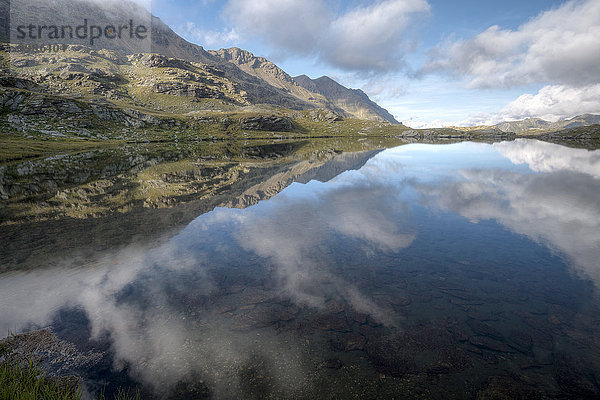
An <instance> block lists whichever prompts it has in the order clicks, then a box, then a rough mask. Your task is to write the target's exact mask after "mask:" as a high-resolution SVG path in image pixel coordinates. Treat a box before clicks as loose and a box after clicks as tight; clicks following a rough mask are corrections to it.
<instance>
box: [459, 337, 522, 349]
mask: <svg viewBox="0 0 600 400" xmlns="http://www.w3.org/2000/svg"><path fill="white" fill-rule="evenodd" d="M469 342H470V343H471V344H472V345H474V346H477V347H480V348H483V349H486V350H492V351H496V352H500V353H512V352H513V350H512V349H511V348H510V347H509V346H507V345H505V344H504V343H502V342H501V341H499V340H494V339H491V338H489V337H487V336H471V337H470V338H469Z"/></svg>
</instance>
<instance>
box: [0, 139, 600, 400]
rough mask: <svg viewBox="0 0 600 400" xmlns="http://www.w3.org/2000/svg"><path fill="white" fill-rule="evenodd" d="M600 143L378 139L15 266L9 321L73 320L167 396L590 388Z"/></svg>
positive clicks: (7, 299)
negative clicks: (163, 230)
mask: <svg viewBox="0 0 600 400" xmlns="http://www.w3.org/2000/svg"><path fill="white" fill-rule="evenodd" d="M599 154H600V153H599V152H597V151H595V152H588V151H585V150H577V149H567V148H564V147H561V146H558V145H551V144H546V143H541V142H535V141H516V142H506V143H500V144H494V145H487V144H473V143H462V144H455V145H447V146H426V145H409V146H403V147H399V148H394V149H390V150H387V151H384V152H381V153H379V154H375V153H372V154H369V157H372V158H371V159H370V160H369V161H367V162H366V164H365V165H364V166H363V167H362V168H360V169H359V170H356V171H346V172H343V173H341V174H339V172H340V170H343V169H344V168H337V167H336V168H334V169H333V170H335V171H336V172H332V173H329V174H328V176H327V178H328V179H322V180H323V181H327V182H319V181H316V180H310V181H309V179H310V178H307V179H298V180H299V181H301V182H306V183H303V184H300V183H293V184H291V186H289V187H288V188H287V189H285V190H283V192H281V193H280V194H278V195H277V196H274V197H273V198H271V199H270V200H268V201H262V202H259V203H257V204H256V205H253V206H250V207H248V208H246V209H232V208H216V209H215V210H213V211H211V212H208V213H206V214H204V215H202V216H200V217H198V218H196V219H195V220H194V221H193V222H191V223H190V224H188V225H187V226H186V227H185V229H183V230H181V231H180V232H179V233H178V234H176V235H174V236H171V237H168V238H166V239H165V240H163V241H162V242H161V244H149V245H143V244H137V245H135V246H129V247H127V248H124V249H120V250H113V251H104V252H102V253H100V254H99V255H98V256H97V257H95V258H94V259H91V260H89V261H88V262H89V264H88V265H81V266H80V267H79V268H72V267H69V268H66V267H55V268H49V269H44V270H37V271H33V272H28V273H24V272H19V273H10V274H4V275H2V276H0V293H1V294H2V298H3V299H2V303H1V304H0V315H2V317H1V318H0V329H3V331H4V332H6V331H7V330H9V329H10V330H12V331H21V330H23V329H27V328H32V327H43V326H48V325H51V326H54V329H55V330H57V331H58V332H65V331H67V330H66V328H65V324H66V322H65V318H66V320H68V321H69V324H70V325H69V329H68V330H69V331H70V332H73V331H75V332H79V334H80V337H76V335H73V334H72V333H71V338H72V339H73V340H76V341H77V342H78V345H80V346H84V347H85V343H88V342H87V341H88V339H90V338H91V340H92V341H91V342H89V343H97V347H98V348H102V345H101V344H102V343H105V344H106V345H108V346H110V349H107V348H106V347H104V348H103V350H105V351H107V353H106V357H105V362H107V360H108V361H109V362H110V363H111V365H112V368H113V370H116V371H120V370H123V369H125V371H126V374H127V375H128V376H130V377H131V378H132V379H133V381H134V382H138V383H141V384H143V387H144V391H145V394H146V395H148V396H156V397H158V398H167V397H168V396H175V397H173V398H177V397H181V398H184V397H185V396H189V397H190V398H234V397H237V398H240V397H244V398H265V397H269V396H271V397H274V398H315V397H319V398H391V397H394V396H410V397H416V396H425V397H428V398H448V397H453V398H474V397H476V396H482V397H485V396H488V397H493V396H513V397H514V396H525V397H535V396H538V397H542V398H544V397H552V396H557V395H558V396H566V397H569V396H587V397H589V396H597V395H599V394H600V388H599V387H598V384H597V382H598V381H599V378H600V352H599V351H598V348H600V347H599V346H598V345H599V343H598V341H597V339H596V338H597V337H600V336H598V333H599V332H598V331H599V327H598V324H597V322H596V317H595V315H597V312H598V311H600V310H598V307H597V304H598V303H597V302H596V301H595V300H594V299H595V294H594V290H593V287H592V286H591V285H590V283H589V282H588V281H586V280H585V279H580V277H584V278H587V277H591V278H593V279H596V278H598V277H599V276H598V272H597V263H594V260H597V259H598V257H599V256H600V236H599V233H598V232H600V229H598V228H599V224H600V206H599V204H600V202H599V201H598V200H599V199H598V193H600V187H599V185H600V184H599V181H598V176H599V175H598V159H599ZM369 157H367V158H369ZM564 160H568V162H565V161H564ZM363 163H364V161H363ZM575 164H576V165H577V167H576V168H575V167H573V165H575ZM361 165H362V164H361ZM325 170H327V171H331V168H327V167H325ZM325 170H323V171H325ZM336 175H337V176H336ZM312 177H316V175H313V176H312ZM278 181H281V180H278ZM257 184H258V185H259V186H260V185H263V184H264V182H263V183H257ZM288 184H289V183H288ZM263 187H264V186H263ZM261 190H262V189H261ZM258 191H260V190H258ZM258 191H257V190H256V188H255V189H253V190H252V192H253V193H257V192H258ZM248 193H249V192H248ZM251 197H252V196H250V195H249V194H248V196H246V197H244V196H242V197H241V198H251ZM570 267H575V268H576V271H578V272H579V274H571V273H570V272H571V271H572V270H571V269H569V268H570ZM32 294H34V295H32ZM65 312H66V313H67V314H69V313H70V314H72V315H76V314H77V313H82V312H83V314H84V318H83V319H82V321H75V320H74V319H73V317H72V318H71V319H69V318H68V317H64V315H63V314H64V313H65ZM74 321H75V322H74ZM108 350H110V351H108ZM574 360H578V362H577V363H576V362H575V361H574ZM101 368H105V369H107V367H106V366H104V367H103V366H102V365H98V364H96V365H92V366H90V367H89V368H88V370H87V372H85V371H84V372H85V373H87V374H89V376H90V377H96V378H97V377H98V374H97V373H96V375H94V371H95V370H96V371H97V370H98V369H101ZM99 382H100V379H98V380H97V381H95V380H94V379H90V389H91V390H94V389H97V388H98V387H99V386H100V383H99ZM193 396H196V397H193Z"/></svg>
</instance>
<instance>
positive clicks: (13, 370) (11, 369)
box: [0, 361, 81, 400]
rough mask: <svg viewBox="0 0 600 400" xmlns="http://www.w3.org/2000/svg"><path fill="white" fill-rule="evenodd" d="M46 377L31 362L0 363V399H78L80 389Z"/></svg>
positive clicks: (79, 397)
mask: <svg viewBox="0 0 600 400" xmlns="http://www.w3.org/2000/svg"><path fill="white" fill-rule="evenodd" d="M60 382H61V381H55V380H52V379H48V378H47V377H46V376H45V375H44V373H43V372H42V371H41V370H40V369H39V368H38V366H37V365H35V364H34V363H33V362H31V361H30V362H29V364H28V365H25V366H21V365H11V364H9V363H8V362H6V361H4V362H2V363H0V399H3V400H80V399H81V389H80V388H79V387H73V386H70V385H65V384H61V383H60Z"/></svg>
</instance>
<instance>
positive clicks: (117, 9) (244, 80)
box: [0, 0, 397, 122]
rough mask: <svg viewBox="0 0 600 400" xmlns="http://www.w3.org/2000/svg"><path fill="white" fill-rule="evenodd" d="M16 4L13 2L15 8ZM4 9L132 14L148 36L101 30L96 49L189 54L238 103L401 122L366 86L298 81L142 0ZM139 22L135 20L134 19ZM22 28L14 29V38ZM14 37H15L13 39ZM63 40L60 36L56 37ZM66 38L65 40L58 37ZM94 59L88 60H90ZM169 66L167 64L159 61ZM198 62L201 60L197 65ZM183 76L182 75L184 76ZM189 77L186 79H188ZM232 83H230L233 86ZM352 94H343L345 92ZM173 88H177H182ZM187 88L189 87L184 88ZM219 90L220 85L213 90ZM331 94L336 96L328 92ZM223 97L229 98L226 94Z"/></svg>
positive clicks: (2, 28) (26, 17)
mask: <svg viewBox="0 0 600 400" xmlns="http://www.w3.org/2000/svg"><path fill="white" fill-rule="evenodd" d="M9 4H10V8H9ZM0 10H2V11H3V15H4V16H6V15H7V13H6V12H5V11H6V10H10V11H11V12H10V16H11V19H12V21H11V24H10V26H11V27H12V28H13V29H15V26H17V25H24V26H26V25H28V24H29V23H31V22H32V21H33V22H35V24H37V25H38V26H40V25H43V26H44V27H46V26H51V25H54V26H68V25H70V26H76V25H79V24H81V23H82V21H83V20H84V19H85V21H87V23H88V24H89V25H90V26H91V25H97V26H99V27H103V26H110V25H112V26H119V25H120V24H121V23H122V22H123V21H129V20H130V19H132V20H133V21H135V24H140V25H143V26H144V27H146V26H150V28H149V31H150V34H149V35H147V36H148V39H147V40H146V41H140V42H135V41H134V42H133V43H132V41H131V40H128V38H127V37H125V38H124V39H121V38H120V37H118V38H116V39H109V38H107V37H104V36H101V37H100V38H98V39H96V42H95V43H94V46H92V47H93V48H94V49H107V50H112V51H115V52H116V53H118V54H120V55H123V56H130V55H133V54H137V53H156V54H160V55H162V56H165V57H168V58H174V59H178V60H184V61H187V62H191V63H196V64H200V65H201V66H205V67H204V68H203V69H204V70H205V71H210V72H214V73H215V75H218V76H220V78H223V79H224V80H226V81H228V85H229V83H230V84H231V85H233V86H235V88H236V91H237V94H238V95H239V96H234V97H237V98H239V97H243V98H244V101H243V102H239V101H238V102H237V103H235V104H236V105H238V106H239V105H246V106H247V105H261V104H266V105H275V106H281V107H285V108H289V109H293V110H308V109H313V108H326V109H329V110H331V111H334V112H336V113H339V114H341V115H342V116H346V117H355V118H362V119H370V120H379V121H389V122H397V121H395V120H394V119H393V117H392V116H391V115H390V114H389V113H387V111H385V110H383V109H382V108H380V107H379V106H377V105H376V104H375V103H373V102H372V101H370V100H369V99H368V97H367V96H366V95H365V94H364V93H363V92H361V91H352V90H349V89H346V88H344V87H343V86H341V85H339V84H337V83H336V82H334V81H332V82H334V83H335V84H336V85H338V86H339V88H338V89H337V90H336V91H332V90H322V91H319V92H315V91H310V90H307V89H306V88H305V87H304V86H303V85H302V84H299V83H298V82H296V81H295V80H294V79H293V78H292V77H291V76H289V75H288V74H287V73H286V72H285V71H283V70H282V69H280V68H279V67H277V66H276V65H275V64H273V63H272V62H270V61H269V60H267V59H265V58H262V57H255V56H254V55H253V54H252V53H250V52H248V51H245V50H242V49H239V48H231V49H221V50H217V51H207V50H205V49H204V48H203V47H202V46H199V45H195V44H193V43H190V42H188V41H186V40H185V39H183V38H182V37H180V36H179V35H177V34H176V33H175V32H174V31H173V30H172V29H171V28H169V27H168V26H167V25H166V24H164V23H163V22H162V21H161V20H160V19H159V18H157V17H155V16H153V15H151V13H150V12H149V11H147V10H146V9H145V8H143V7H141V6H139V5H137V4H136V3H134V2H132V1H129V0H125V1H117V0H105V1H103V2H100V1H95V0H59V1H56V0H19V1H18V2H12V3H9V0H0ZM132 26H133V25H132ZM144 29H145V28H144ZM9 31H10V29H9V27H8V19H7V18H3V19H0V32H2V33H3V35H2V36H3V37H4V39H6V36H7V34H8V32H9ZM16 34H17V32H16V31H13V32H12V37H13V39H14V38H16V37H17V36H18V35H16ZM87 41H88V38H86V39H77V38H69V39H68V40H66V42H68V44H78V45H83V46H87V45H88V43H87ZM13 42H14V40H13ZM55 42H57V41H56V40H55V41H53V42H52V43H55ZM58 42H60V40H58ZM86 64H88V63H85V62H84V63H83V65H86ZM159 66H161V67H165V65H159ZM196 66H198V65H196ZM179 78H182V77H181V76H179ZM188 83H189V82H184V84H188ZM231 85H229V86H231ZM344 91H345V93H346V95H340V93H342V92H344ZM176 92H177V91H175V92H172V93H176ZM182 93H187V92H186V90H184V91H183V92H182ZM213 94H214V91H213ZM328 94H331V96H332V97H331V98H329V97H328ZM218 97H219V98H225V99H228V98H230V97H231V96H230V95H229V94H225V95H223V96H218Z"/></svg>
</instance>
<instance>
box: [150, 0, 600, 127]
mask: <svg viewBox="0 0 600 400" xmlns="http://www.w3.org/2000/svg"><path fill="white" fill-rule="evenodd" d="M151 7H152V13H153V14H154V15H156V16H158V17H159V18H161V19H162V20H163V21H164V22H165V23H167V24H168V25H169V26H170V27H171V28H173V30H174V31H175V32H177V33H178V34H179V35H181V36H182V37H184V38H185V39H187V40H189V41H191V42H193V43H196V44H199V45H201V46H203V47H205V48H206V49H218V48H227V47H234V46H236V47H240V48H243V49H245V50H248V51H251V52H252V53H254V54H255V55H257V56H263V57H266V58H268V59H269V60H271V61H273V62H274V63H276V64H277V65H278V66H280V67H281V68H283V69H284V70H285V71H286V72H288V73H289V74H290V75H292V76H296V75H300V74H306V75H308V76H310V77H311V78H318V77H320V76H323V75H327V76H330V77H332V78H334V79H336V80H337V81H338V82H340V83H341V84H343V85H345V86H347V87H350V88H359V89H362V90H363V91H365V92H366V93H367V94H368V95H369V96H370V97H371V99H373V100H374V101H376V102H377V103H378V104H380V105H381V106H382V107H384V108H386V109H387V110H388V111H390V112H391V113H392V114H393V115H394V116H395V117H396V119H398V120H399V121H402V122H404V123H405V124H406V125H409V126H412V127H416V128H424V127H437V126H451V125H457V126H472V125H491V124H495V123H498V122H501V121H506V120H516V119H523V118H529V117H540V118H544V119H547V120H551V121H556V120H558V119H562V118H570V117H573V116H575V115H579V114H584V113H600V39H599V38H600V1H599V0H571V1H559V0H504V1H502V2H499V1H481V0H479V1H477V0H453V1H448V0H361V1H359V0H345V1H344V0H330V1H325V0H153V1H152V6H151Z"/></svg>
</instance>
